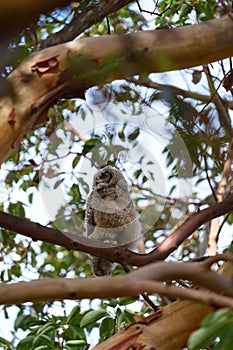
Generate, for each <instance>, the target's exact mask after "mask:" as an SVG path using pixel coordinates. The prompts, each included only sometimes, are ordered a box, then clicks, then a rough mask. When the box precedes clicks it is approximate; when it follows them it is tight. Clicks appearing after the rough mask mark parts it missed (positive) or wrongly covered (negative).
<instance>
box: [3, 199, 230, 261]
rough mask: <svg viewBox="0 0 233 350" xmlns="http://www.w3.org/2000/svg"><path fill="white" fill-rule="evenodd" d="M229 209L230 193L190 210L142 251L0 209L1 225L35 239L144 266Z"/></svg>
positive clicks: (175, 247) (163, 256) (163, 255)
mask: <svg viewBox="0 0 233 350" xmlns="http://www.w3.org/2000/svg"><path fill="white" fill-rule="evenodd" d="M232 211H233V195H231V196H230V197H228V198H227V199H225V200H223V201H222V202H221V203H217V204H214V205H212V206H210V207H208V208H205V209H203V210H201V211H198V212H196V213H194V214H192V215H191V216H190V217H189V218H188V219H187V220H186V221H185V222H184V223H183V224H181V225H180V226H179V227H178V228H177V229H176V230H175V231H174V232H173V233H172V234H171V235H170V236H169V237H168V238H166V239H165V240H164V241H163V242H162V243H161V244H160V245H159V246H158V247H157V248H155V249H154V250H153V251H152V252H151V253H149V254H145V255H141V254H136V253H134V252H131V251H129V250H127V249H125V248H123V247H109V245H107V244H104V243H102V242H99V241H96V240H92V239H88V238H84V237H80V236H77V235H74V234H71V233H64V232H61V231H58V230H55V229H52V228H48V227H45V226H42V225H40V224H38V223H34V222H31V221H29V220H27V219H22V218H20V217H16V216H13V215H10V214H6V213H3V212H0V227H2V228H5V229H8V230H11V231H14V232H16V233H19V234H22V235H24V236H27V237H30V238H32V239H33V240H34V241H36V240H41V241H44V242H48V243H52V244H57V245H60V246H62V247H65V248H67V249H72V250H78V251H81V252H84V253H89V254H91V255H94V256H99V257H102V258H106V259H108V260H111V261H115V262H118V263H120V264H124V265H127V264H128V265H132V266H143V265H146V264H149V263H151V262H154V261H157V260H163V259H165V258H166V257H168V256H169V254H171V253H172V252H173V251H174V250H176V249H177V247H178V246H179V245H180V244H181V243H182V242H183V241H184V240H185V239H186V238H188V237H189V236H190V235H191V234H192V233H193V232H194V231H195V230H196V229H197V228H199V227H200V226H201V225H203V224H204V223H206V222H208V221H209V220H212V219H213V218H216V217H218V216H220V215H224V214H226V213H229V212H232Z"/></svg>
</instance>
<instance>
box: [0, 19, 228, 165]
mask: <svg viewBox="0 0 233 350" xmlns="http://www.w3.org/2000/svg"><path fill="white" fill-rule="evenodd" d="M232 29H233V21H232V19H231V18H230V17H228V16H225V17H223V18H220V19H215V20H211V21H206V22H203V23H200V24H196V25H192V26H185V27H178V28H174V29H161V30H156V31H145V32H138V33H133V34H128V35H109V36H101V37H93V38H84V39H80V40H77V41H73V42H69V43H66V44H61V45H57V46H54V47H50V48H48V49H45V50H43V51H41V52H39V53H36V54H33V55H31V56H30V57H29V58H28V59H27V60H25V61H24V62H23V63H22V64H21V65H20V66H19V67H18V68H17V69H15V71H14V72H12V74H10V76H9V77H8V78H7V80H6V82H7V84H8V85H9V90H10V91H11V93H8V95H6V96H4V97H3V98H2V99H1V100H0V117H1V118H0V130H1V137H0V162H3V161H4V160H5V159H6V158H7V157H8V156H9V155H10V153H11V152H12V151H13V150H15V149H16V148H17V146H18V145H19V144H20V141H21V139H23V138H24V137H25V135H26V134H27V133H28V132H29V131H30V130H31V129H32V128H33V126H34V125H35V124H36V123H37V122H38V119H39V118H40V116H41V114H43V113H44V112H45V111H46V109H47V108H48V107H49V106H50V105H51V104H52V103H53V102H54V101H55V100H56V99H58V98H59V97H61V96H65V95H66V94H69V95H70V94H73V96H76V97H80V96H82V94H84V91H85V90H86V89H87V88H88V87H90V86H94V85H98V84H104V83H106V82H110V81H112V80H115V79H122V78H127V77H132V76H133V75H135V74H143V73H152V72H162V71H169V70H175V69H183V68H188V67H193V66H196V65H201V64H206V63H209V62H213V61H216V60H219V59H224V58H226V57H230V56H232V55H233V46H232ZM213 33H214V34H213ZM42 62H43V64H45V62H47V67H46V69H45V70H43V67H42V65H43V64H42ZM38 101H39V102H38ZM13 110H14V118H13V119H14V122H13V123H12V122H10V123H9V116H10V118H11V117H12V113H13V112H12V111H13Z"/></svg>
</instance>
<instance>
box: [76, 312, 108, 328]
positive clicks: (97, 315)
mask: <svg viewBox="0 0 233 350" xmlns="http://www.w3.org/2000/svg"><path fill="white" fill-rule="evenodd" d="M106 315H108V313H107V312H106V311H105V310H103V309H100V310H91V311H89V312H88V313H86V314H85V315H84V316H83V318H82V320H81V322H80V327H82V328H84V327H87V326H89V325H90V324H92V323H94V322H96V321H98V320H100V319H101V318H103V317H104V316H106Z"/></svg>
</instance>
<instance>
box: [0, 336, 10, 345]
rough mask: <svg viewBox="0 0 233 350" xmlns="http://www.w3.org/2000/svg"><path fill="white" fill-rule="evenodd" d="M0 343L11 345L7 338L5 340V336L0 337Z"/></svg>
mask: <svg viewBox="0 0 233 350" xmlns="http://www.w3.org/2000/svg"><path fill="white" fill-rule="evenodd" d="M0 345H7V346H11V343H10V342H9V341H8V340H6V339H5V338H2V337H0Z"/></svg>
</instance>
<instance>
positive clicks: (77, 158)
mask: <svg viewBox="0 0 233 350" xmlns="http://www.w3.org/2000/svg"><path fill="white" fill-rule="evenodd" d="M80 159H81V156H80V155H79V154H78V155H77V156H76V157H75V158H74V159H73V162H72V168H73V169H74V168H75V167H76V165H77V164H78V162H79V161H80Z"/></svg>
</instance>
